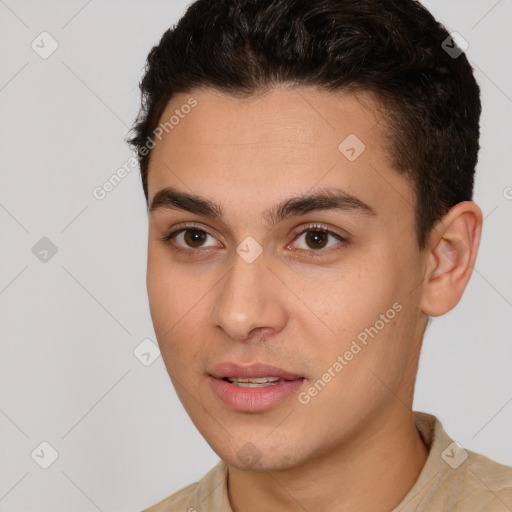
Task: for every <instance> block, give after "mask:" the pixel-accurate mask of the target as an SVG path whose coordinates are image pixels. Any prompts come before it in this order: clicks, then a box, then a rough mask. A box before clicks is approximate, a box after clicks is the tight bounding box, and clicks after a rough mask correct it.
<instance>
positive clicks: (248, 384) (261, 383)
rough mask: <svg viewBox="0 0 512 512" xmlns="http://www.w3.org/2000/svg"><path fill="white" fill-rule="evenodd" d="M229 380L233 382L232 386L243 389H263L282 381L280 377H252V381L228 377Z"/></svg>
mask: <svg viewBox="0 0 512 512" xmlns="http://www.w3.org/2000/svg"><path fill="white" fill-rule="evenodd" d="M228 380H229V382H231V384H234V385H235V386H239V387H241V388H262V387H265V386H272V385H274V384H275V383H276V382H278V381H280V380H281V379H280V378H279V377H259V378H257V377H252V378H250V379H238V378H234V377H233V378H232V377H228Z"/></svg>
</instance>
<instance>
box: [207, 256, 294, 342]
mask: <svg viewBox="0 0 512 512" xmlns="http://www.w3.org/2000/svg"><path fill="white" fill-rule="evenodd" d="M233 259H234V262H233V266H232V267H231V269H230V270H229V271H228V272H227V274H226V276H225V278H224V279H223V280H222V281H221V284H220V285H219V291H218V295H217V297H216V300H215V305H214V308H213V310H212V322H213V325H215V326H217V327H220V328H221V329H222V330H223V331H224V332H225V334H226V335H227V336H229V337H230V338H232V339H234V340H238V341H249V340H251V339H255V335H256V334H259V335H260V336H261V334H263V336H266V335H267V334H269V333H273V332H279V331H281V329H283V328H284V326H285V324H286V321H287V311H286V307H285V303H284V300H283V296H282V294H280V293H279V291H280V290H281V289H282V283H280V282H279V280H278V279H277V278H276V276H275V275H274V273H273V271H272V270H271V269H270V268H269V265H268V264H267V262H266V259H265V257H264V254H262V255H260V256H259V257H258V258H257V259H256V260H255V261H253V262H252V263H248V262H247V261H245V260H244V259H243V258H241V257H240V256H239V255H238V254H235V255H234V258H233ZM257 339H259V340H261V338H259V337H258V338H257Z"/></svg>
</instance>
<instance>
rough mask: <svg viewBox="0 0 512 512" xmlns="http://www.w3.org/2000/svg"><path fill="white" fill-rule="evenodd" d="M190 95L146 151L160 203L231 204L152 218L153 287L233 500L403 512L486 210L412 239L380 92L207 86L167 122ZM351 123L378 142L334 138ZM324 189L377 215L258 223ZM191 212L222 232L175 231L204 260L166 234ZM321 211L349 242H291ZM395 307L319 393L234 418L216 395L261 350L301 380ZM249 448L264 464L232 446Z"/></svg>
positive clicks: (247, 506)
mask: <svg viewBox="0 0 512 512" xmlns="http://www.w3.org/2000/svg"><path fill="white" fill-rule="evenodd" d="M190 96H193V97H194V98H195V99H196V100H197V102H198V104H197V106H196V107H195V108H194V109H193V111H192V112H191V113H190V114H189V115H188V116H186V117H185V118H184V119H183V120H181V122H180V123H179V124H178V125H177V126H175V127H174V129H173V130H172V131H169V133H167V134H165V135H164V137H163V138H162V139H161V140H160V141H159V142H158V143H157V145H156V147H155V148H154V149H153V151H152V154H151V159H150V165H149V179H148V191H149V201H150V204H151V201H152V199H153V197H154V196H155V194H156V193H157V192H158V191H159V190H160V189H162V188H164V187H169V186H172V187H175V188H177V189H179V190H180V191H183V192H187V193H193V194H195V195H199V196H202V197H205V198H208V199H211V200H213V201H215V202H218V203H220V204H222V206H223V211H224V219H223V221H219V220H212V219H210V218H206V217H204V216H201V215H197V214H192V213H188V212H186V211H179V210H169V209H168V210H164V209H160V210H155V211H152V212H150V213H149V240H148V267H147V289H148V296H149V303H150V311H151V316H152V320H153V324H154V328H155V333H156V336H157V339H158V343H159V345H160V349H161V353H162V357H163V359H164V362H165V364H166V367H167V370H168V373H169V375H170V378H171V380H172V382H173V384H174V386H175V388H176V391H177V393H178V396H179V398H180V400H181V402H182V403H183V406H184V407H185V409H186V410H187V412H188V414H189V415H190V417H191V419H192V421H193V422H194V424H195V425H196V427H197V428H198V430H199V431H200V432H201V434H202V435H203V436H204V438H205V439H206V440H207V442H208V443H209V444H210V446H211V447H212V448H213V450H214V451H215V452H216V453H217V454H218V455H219V456H220V457H221V458H222V459H223V460H224V461H225V462H226V463H227V464H228V466H229V479H228V494H229V499H230V503H231V506H232V508H233V511H234V512H252V511H256V510H258V511H260V510H266V511H274V510H275V511H278V510H279V511H281V510H289V511H299V510H300V511H303V510H304V509H305V510H315V511H318V512H322V511H327V510H329V511H330V512H333V511H338V510H339V511H341V510H351V511H355V512H357V511H365V512H368V511H377V510H378V511H383V510H392V509H393V508H394V507H396V506H397V505H398V504H399V503H400V502H401V500H402V499H403V498H404V497H405V496H406V494H407V493H408V491H409V490H410V489H411V487H412V486H413V484H414V482H415V481H416V480H417V478H418V476H419V474H420V472H421V470H422V468H423V466H424V464H425V461H426V458H427V456H428V447H426V446H425V445H424V443H423V441H422V439H421V437H420V435H419V434H418V432H417V430H416V428H415V426H414V422H413V416H412V400H413V391H414V383H415V377H416V372H417V365H418V358H419V350H420V346H421V340H422V336H423V332H424V329H425V325H426V322H427V315H429V316H439V315H442V314H444V313H446V312H448V311H450V310H451V309H452V308H453V307H455V305H456V304H457V303H458V302H459V300H460V298H461V296H462V293H463V291H464V289H465V287H466V284H467V282H468V280H469V278H470V276H471V273H472V269H473V266H474V263H475V259H476V254H477V250H478V245H479V241H480V234H481V225H482V214H481V211H480V209H479V207H478V206H477V205H476V204H475V203H473V202H471V201H468V202H464V203H459V204H458V205H456V206H455V207H454V208H452V209H451V210H450V211H449V212H448V213H447V214H446V215H445V217H443V219H442V220H441V221H440V222H439V223H438V224H437V226H436V227H435V229H433V231H432V233H431V236H430V242H429V246H428V248H427V249H425V250H423V251H420V250H419V249H418V246H417V243H416V234H415V226H414V205H415V201H414V194H413V190H412V188H411V186H410V184H409V182H408V181H406V179H404V178H403V177H402V176H400V175H398V174H397V173H396V172H395V171H394V170H393V168H392V167H391V164H390V162H389V158H388V148H387V146H386V142H385V141H386V139H385V134H386V130H387V129H388V128H387V126H386V124H385V122H384V121H383V120H382V119H381V118H380V115H379V113H378V108H377V107H378V103H377V102H376V101H375V100H374V98H372V96H371V95H370V94H369V93H357V94H356V93H353V92H352V93H350V94H349V93H333V92H326V91H318V90H316V89H312V88H301V89H290V88H286V87H279V88H275V89H272V90H271V91H269V92H268V93H267V94H265V95H260V96H258V97H256V98H252V99H240V98H235V97H232V96H229V95H226V94H224V93H221V92H219V91H212V90H196V91H193V92H192V93H191V94H179V95H177V96H175V97H174V98H173V99H172V100H171V102H170V103H169V105H168V107H167V109H166V111H165V112H164V114H163V115H162V119H168V118H169V117H170V115H172V113H173V112H174V110H175V109H177V108H178V109H179V108H180V106H182V105H184V104H185V103H186V102H187V100H188V99H189V98H190ZM349 134H356V135H357V137H358V138H359V139H360V140H361V141H363V142H364V144H365V145H366V149H365V151H364V152H363V153H362V154H361V155H360V156H359V157H358V158H357V159H356V160H355V161H353V162H351V161H349V160H348V159H347V158H346V157H345V156H344V155H343V154H342V153H341V152H340V151H339V150H338V145H339V144H340V142H342V141H343V140H344V139H345V138H346V137H347V136H348V135H349ZM324 187H329V188H330V187H338V188H342V189H344V190H345V191H347V192H349V193H350V194H352V195H354V196H356V197H357V198H359V199H360V200H361V201H364V202H365V203H367V204H368V205H370V206H371V207H372V208H373V209H374V210H375V212H376V215H374V216H370V215H365V214H363V213H361V212H358V211H317V212H311V213H308V214H306V215H303V216H295V217H292V218H289V219H286V220H284V221H282V222H280V223H278V224H277V225H275V226H269V225H268V224H267V223H266V222H265V221H264V220H263V218H262V213H263V212H264V211H265V210H267V208H270V207H271V206H273V205H274V204H276V203H278V202H280V201H282V200H283V199H286V198H289V197H292V196H296V195H297V196H298V195H301V194H305V193H309V192H312V191H316V190H318V189H319V188H324ZM182 222H193V223H196V224H198V227H197V228H196V229H202V230H204V231H206V232H207V233H208V235H210V236H207V237H206V238H205V239H204V241H203V245H201V244H200V243H199V244H196V245H190V243H191V241H190V238H189V239H188V241H189V245H187V243H186V241H187V238H183V236H179V237H177V238H175V239H174V247H181V248H184V249H189V250H191V251H194V250H195V251H196V253H194V254H195V255H191V254H189V255H184V254H182V253H181V254H180V253H176V252H174V251H173V249H172V246H169V245H166V244H164V243H163V242H162V241H161V238H162V237H163V236H164V235H165V234H166V233H168V232H169V231H171V228H173V226H177V225H178V224H179V223H182ZM310 223H319V224H322V226H324V227H325V228H326V229H330V230H332V231H334V232H337V233H339V234H341V235H344V236H346V237H347V238H348V242H346V243H342V242H340V241H339V240H337V239H336V238H335V237H333V236H332V235H329V237H328V238H327V239H326V241H325V243H324V244H323V245H322V246H321V248H320V249H319V248H317V247H315V246H314V245H312V244H309V245H308V232H306V233H305V234H302V235H300V236H299V237H298V238H297V239H296V238H295V236H296V235H298V234H299V233H301V232H303V231H304V230H305V229H307V225H308V224H310ZM192 229H193V228H192ZM310 231H311V230H310ZM310 231H309V233H310V235H311V232H310ZM313 231H314V230H313ZM189 234H190V233H189ZM248 236H251V237H253V238H254V239H255V240H256V241H257V242H258V243H259V244H260V245H261V247H262V248H263V252H262V253H261V255H260V256H259V257H258V258H257V259H256V260H255V261H254V262H252V263H247V262H246V261H245V260H244V259H243V258H241V257H240V256H239V255H238V254H237V252H236V248H237V247H238V246H239V245H240V244H241V243H242V241H243V240H244V239H245V238H246V237H248ZM200 251H202V253H201V252H200ZM322 251H323V254H322ZM306 253H309V254H312V257H309V258H308V257H307V255H306ZM199 254H200V255H199ZM396 302H398V303H399V304H400V305H401V306H402V309H401V311H400V312H398V313H396V315H395V316H394V318H393V319H392V320H390V321H389V322H388V323H386V324H385V327H384V328H383V329H382V330H380V331H379V333H378V335H376V336H375V337H374V338H369V341H368V344H367V346H365V347H364V348H363V349H362V350H361V352H359V353H358V354H357V356H354V358H353V359H352V360H351V361H350V362H349V363H348V364H347V365H346V366H344V368H343V370H342V371H340V372H338V373H337V374H336V377H335V378H332V380H331V381H330V382H329V383H328V384H327V385H326V386H325V388H324V389H322V391H321V392H319V393H318V394H317V395H316V396H314V397H312V398H311V400H310V401H309V403H307V404H302V403H300V402H299V400H298V399H297V395H293V396H292V397H291V398H290V399H288V400H286V401H285V402H283V403H281V404H279V405H278V406H277V407H275V408H273V409H270V410H268V411H265V412H257V413H254V412H237V411H233V410H231V409H229V408H227V407H226V406H225V405H224V404H223V403H222V402H221V401H220V400H219V398H218V397H217V396H216V395H215V394H214V393H213V391H212V389H211V386H210V381H209V377H208V371H209V370H210V369H211V368H212V366H213V365H215V364H217V363H219V362H224V361H234V362H236V363H238V364H241V365H243V364H249V363H251V362H254V361H258V362H262V363H267V364H272V365H274V366H278V367H280V368H284V369H285V370H287V371H290V372H293V373H297V374H299V375H302V376H304V377H305V381H304V384H303V388H301V391H303V390H307V389H308V388H309V387H310V386H311V385H312V384H313V383H314V382H315V381H317V380H318V379H319V378H321V377H322V375H323V374H324V373H325V372H326V371H327V370H328V369H329V368H331V367H332V366H333V363H334V362H335V361H336V360H337V358H338V356H339V355H343V354H344V353H345V352H346V351H347V350H348V349H349V347H350V345H351V343H352V341H353V340H354V339H356V337H357V335H358V334H359V333H361V331H363V330H364V329H365V328H366V327H369V326H373V325H375V323H376V321H377V320H378V319H379V318H380V315H381V314H383V313H385V312H386V311H387V310H388V309H390V308H391V307H392V305H393V304H394V303H396ZM247 443H252V445H247ZM244 446H245V450H247V449H250V450H252V453H253V455H254V457H253V460H252V461H249V462H244V461H243V460H241V459H240V458H239V457H238V456H237V453H238V452H239V450H241V449H242V448H243V447H244ZM248 446H249V447H250V448H247V447H248Z"/></svg>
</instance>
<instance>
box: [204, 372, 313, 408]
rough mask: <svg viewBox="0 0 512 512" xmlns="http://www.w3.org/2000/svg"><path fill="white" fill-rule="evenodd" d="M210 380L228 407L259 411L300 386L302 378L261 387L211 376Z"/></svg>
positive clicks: (275, 403) (283, 398)
mask: <svg viewBox="0 0 512 512" xmlns="http://www.w3.org/2000/svg"><path fill="white" fill-rule="evenodd" d="M210 381H211V383H212V387H213V391H214V392H215V394H216V395H217V396H218V397H219V398H220V399H221V400H222V402H224V404H225V405H227V406H228V407H229V408H231V409H234V410H235V411H245V412H260V411H267V410H269V409H272V407H275V406H276V405H278V404H279V403H281V402H283V401H284V400H285V399H287V398H288V397H289V396H290V395H292V394H293V393H295V392H296V391H297V390H298V389H299V388H300V387H301V386H302V384H303V382H304V379H297V380H286V381H283V382H280V383H279V384H272V385H270V386H265V387H261V388H242V387H240V386H235V385H234V384H231V383H230V382H226V381H225V380H224V379H218V378H216V377H211V376H210Z"/></svg>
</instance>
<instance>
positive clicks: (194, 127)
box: [148, 87, 412, 205]
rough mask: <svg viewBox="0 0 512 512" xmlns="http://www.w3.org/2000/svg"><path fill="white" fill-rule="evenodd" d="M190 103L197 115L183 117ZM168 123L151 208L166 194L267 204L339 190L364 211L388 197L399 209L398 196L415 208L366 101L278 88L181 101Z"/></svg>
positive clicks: (154, 171)
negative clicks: (177, 191)
mask: <svg viewBox="0 0 512 512" xmlns="http://www.w3.org/2000/svg"><path fill="white" fill-rule="evenodd" d="M191 98H192V99H193V100H194V102H196V104H195V106H194V107H193V108H192V109H189V108H183V106H184V105H187V104H190V100H191ZM185 112H187V113H185ZM172 116H175V119H174V121H175V122H176V121H177V120H178V116H179V121H178V122H177V123H176V124H175V125H174V126H173V128H172V129H169V130H168V132H166V131H164V132H163V136H162V138H161V140H159V141H156V142H157V143H156V147H155V148H154V149H153V150H152V155H151V159H150V164H149V176H148V191H149V200H150V202H151V200H152V198H153V197H154V195H155V194H156V192H158V191H159V190H161V189H162V188H164V187H167V186H176V187H178V188H181V189H182V190H186V189H188V191H189V192H192V193H194V194H199V195H203V196H210V197H212V198H213V197H215V198H219V199H220V201H221V202H222V200H223V199H225V198H227V197H228V196H230V197H237V193H238V198H239V197H241V195H243V197H244V199H247V201H250V200H251V197H252V198H253V199H254V200H255V201H257V200H259V201H260V202H261V200H262V198H264V197H270V196H272V195H273V197H274V199H277V198H278V197H280V198H282V197H284V196H289V195H290V192H304V191H307V190H310V189H313V188H314V187H315V186H317V185H320V186H321V187H329V186H333V187H342V188H344V189H345V190H346V191H347V192H349V193H351V194H353V195H356V196H358V197H361V196H363V197H364V199H363V200H364V201H365V202H366V203H368V204H372V203H373V204H377V205H378V203H380V202H383V201H386V200H389V199H390V197H386V195H388V196H395V197H394V198H392V200H395V202H396V195H397V194H398V195H402V197H404V196H405V197H406V202H407V198H408V199H409V202H412V194H411V191H410V190H408V184H406V183H405V180H404V179H403V178H402V177H401V176H399V175H398V174H397V173H396V172H395V171H394V170H393V169H392V168H391V165H390V161H389V151H388V135H389V134H388V131H387V130H388V126H387V124H386V122H384V120H383V119H382V117H381V114H380V112H379V103H378V102H377V100H376V99H375V98H374V97H373V96H372V95H371V94H369V93H352V92H351V93H346V92H345V93H343V92H341V93H340V92H336V93H333V92H327V91H320V90H317V89H313V88H301V89H291V88H285V87H280V88H276V89H273V90H271V91H270V92H268V93H266V94H264V95H260V96H257V97H251V98H245V99H242V98H239V97H235V96H232V95H229V94H225V93H222V92H219V91H214V90H196V91H192V92H191V93H181V94H178V95H176V96H175V97H174V98H173V99H172V100H171V102H170V103H169V104H168V106H167V108H166V109H165V111H164V113H163V114H162V116H161V119H160V123H161V124H163V123H165V122H166V121H168V120H169V119H170V118H171V117H172ZM347 150H348V152H347ZM354 157H355V158H354ZM386 182H387V183H388V184H389V186H387V189H388V190H384V189H385V188H386V187H385V186H384V187H383V184H384V183H386ZM401 189H403V190H401ZM271 191H273V192H271Z"/></svg>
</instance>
